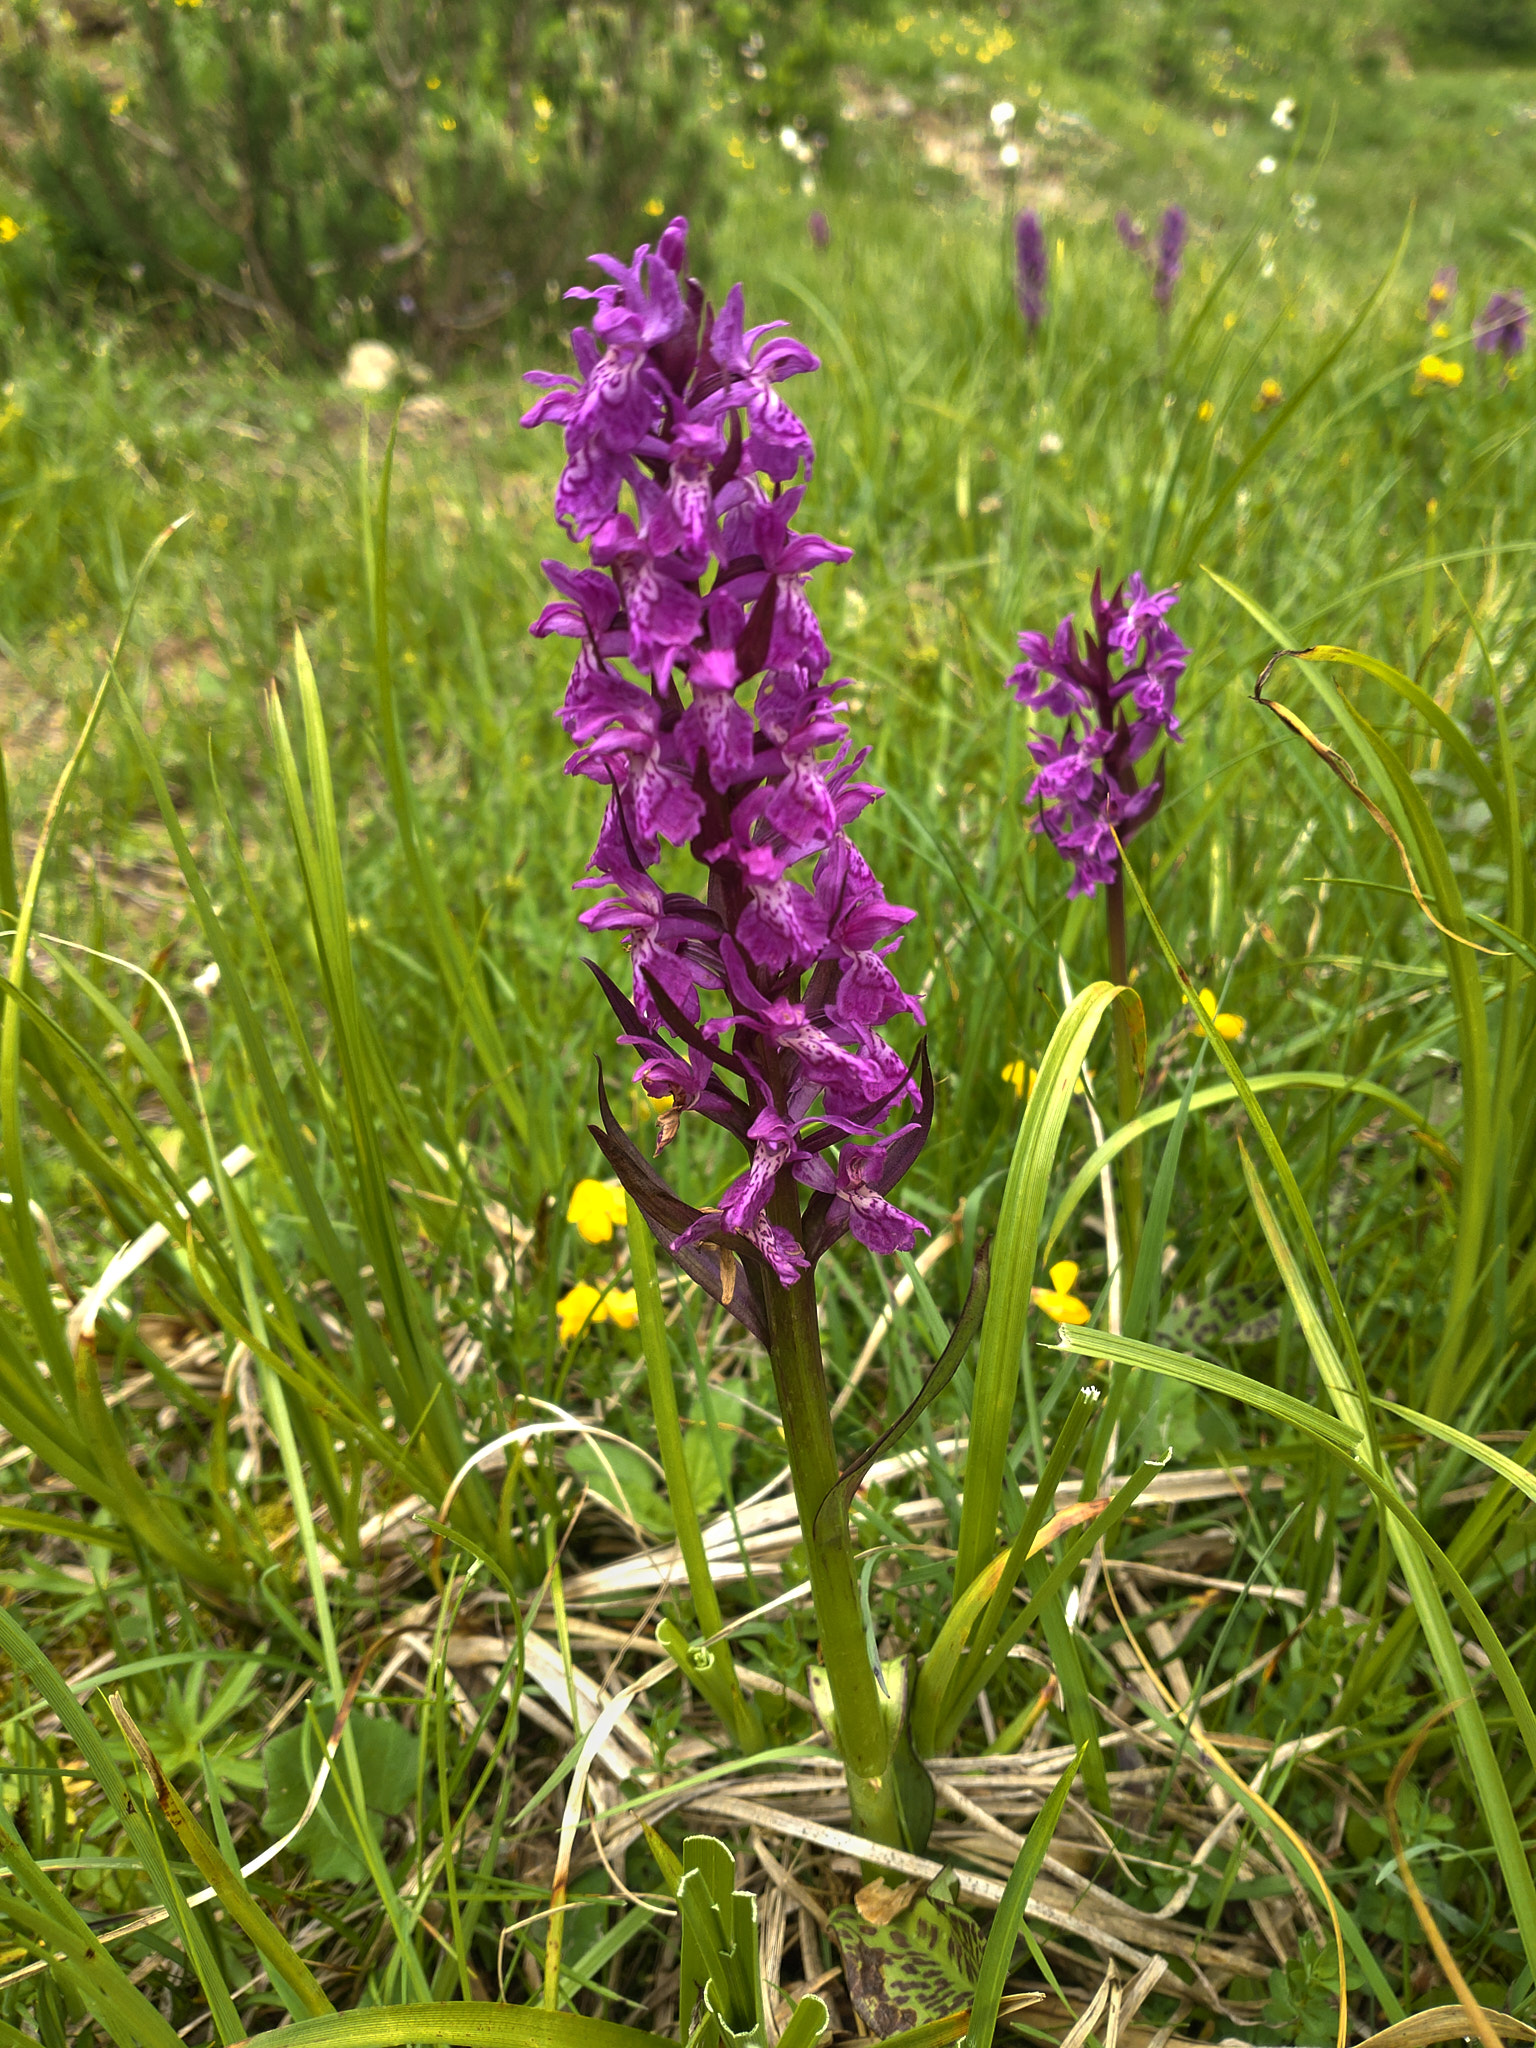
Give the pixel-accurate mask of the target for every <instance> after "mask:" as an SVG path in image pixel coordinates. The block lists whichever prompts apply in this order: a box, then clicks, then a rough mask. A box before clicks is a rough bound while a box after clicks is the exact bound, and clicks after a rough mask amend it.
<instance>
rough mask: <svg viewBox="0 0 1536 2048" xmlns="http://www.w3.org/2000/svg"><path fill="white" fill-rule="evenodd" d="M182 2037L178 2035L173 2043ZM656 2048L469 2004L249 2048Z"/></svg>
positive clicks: (570, 2022)
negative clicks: (424, 2046) (415, 2046)
mask: <svg viewBox="0 0 1536 2048" xmlns="http://www.w3.org/2000/svg"><path fill="white" fill-rule="evenodd" d="M174 2038H175V2036H174V2035H173V2036H172V2039H174ZM258 2042H260V2043H262V2044H263V2048H408V2044H410V2043H413V2042H422V2043H430V2044H432V2048H439V2044H441V2048H642V2044H644V2048H656V2036H655V2035H654V2034H647V2033H642V2032H641V2030H640V2029H639V2028H638V2027H621V2026H618V2025H617V2024H615V2022H614V2021H612V2020H589V2019H584V2018H583V2017H582V2016H581V2015H580V2014H579V2013H574V2012H545V2011H544V2010H543V2009H542V2007H540V2006H536V2005H498V2004H492V2003H491V2002H490V2001H486V2002H485V2003H483V2004H482V2003H481V2002H480V2001H478V2000H476V2001H473V2002H472V2003H469V2004H457V2003H455V2004H438V2003H422V2004H418V2005H386V2006H365V2007H364V2008H363V2009H362V2010H361V2011H358V2012H338V2013H331V2014H327V2015H326V2017H325V2018H323V2019H314V2020H296V2021H294V2022H293V2024H292V2025H290V2026H286V2027H274V2028H271V2029H269V2030H268V2031H267V2032H266V2033H262V2034H253V2035H252V2036H251V2038H250V2044H249V2048H256V2044H257V2043H258Z"/></svg>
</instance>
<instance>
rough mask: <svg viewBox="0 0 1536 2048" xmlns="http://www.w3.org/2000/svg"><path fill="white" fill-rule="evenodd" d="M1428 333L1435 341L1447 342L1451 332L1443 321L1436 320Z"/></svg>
mask: <svg viewBox="0 0 1536 2048" xmlns="http://www.w3.org/2000/svg"><path fill="white" fill-rule="evenodd" d="M1429 331H1430V335H1431V337H1432V338H1433V339H1434V340H1435V341H1449V340H1450V338H1451V330H1450V328H1449V327H1447V326H1446V324H1445V322H1444V321H1443V320H1437V321H1436V322H1435V324H1434V326H1433V327H1431V329H1430V330H1429Z"/></svg>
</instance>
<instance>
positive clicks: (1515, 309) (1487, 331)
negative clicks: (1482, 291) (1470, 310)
mask: <svg viewBox="0 0 1536 2048" xmlns="http://www.w3.org/2000/svg"><path fill="white" fill-rule="evenodd" d="M1530 324H1531V309H1530V307H1529V306H1527V305H1526V303H1525V300H1524V298H1523V297H1522V296H1521V294H1520V293H1519V292H1494V293H1493V294H1492V296H1491V297H1490V298H1489V301H1488V303H1487V305H1486V306H1484V308H1483V310H1482V312H1481V313H1479V314H1478V316H1477V321H1476V324H1475V325H1474V327H1473V329H1472V338H1473V341H1474V342H1475V344H1476V346H1477V347H1478V348H1479V349H1480V350H1481V351H1482V353H1483V354H1484V355H1486V356H1492V355H1500V356H1504V357H1505V358H1506V359H1507V358H1509V357H1510V356H1517V355H1519V354H1520V353H1521V352H1522V351H1523V349H1524V347H1525V337H1526V330H1527V329H1528V328H1529V326H1530Z"/></svg>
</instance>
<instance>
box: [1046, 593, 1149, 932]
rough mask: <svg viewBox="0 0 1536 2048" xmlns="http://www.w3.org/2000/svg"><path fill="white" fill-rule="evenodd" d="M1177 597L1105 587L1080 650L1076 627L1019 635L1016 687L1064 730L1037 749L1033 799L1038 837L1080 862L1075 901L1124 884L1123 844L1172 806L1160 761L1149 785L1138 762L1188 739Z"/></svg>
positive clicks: (1096, 598) (1074, 863) (1094, 603)
mask: <svg viewBox="0 0 1536 2048" xmlns="http://www.w3.org/2000/svg"><path fill="white" fill-rule="evenodd" d="M1178 595H1179V593H1178V590H1177V589H1176V588H1175V589H1171V590H1152V591H1149V590H1148V589H1147V586H1146V584H1145V583H1144V582H1143V581H1142V579H1141V577H1140V576H1139V575H1136V576H1132V577H1130V578H1129V579H1128V580H1127V581H1126V582H1125V583H1123V584H1122V585H1121V586H1120V588H1119V589H1118V590H1117V591H1116V592H1115V594H1114V596H1113V597H1110V598H1107V599H1106V598H1105V596H1104V595H1103V590H1102V586H1101V583H1100V579H1099V578H1098V577H1095V578H1094V582H1093V597H1092V612H1093V631H1092V632H1091V633H1084V635H1083V639H1082V646H1081V648H1079V646H1078V638H1077V628H1076V626H1075V625H1074V624H1073V622H1072V620H1071V619H1070V618H1065V619H1063V620H1062V622H1061V624H1060V625H1059V626H1058V627H1057V629H1056V633H1055V636H1054V638H1052V639H1047V638H1046V636H1045V634H1044V633H1036V632H1025V633H1021V634H1020V635H1019V652H1020V653H1021V654H1022V655H1023V656H1024V659H1023V660H1022V661H1021V662H1020V663H1019V665H1018V667H1017V668H1016V669H1015V670H1014V671H1013V673H1012V674H1011V675H1010V676H1009V678H1008V686H1009V688H1010V689H1011V690H1012V691H1013V693H1014V695H1015V697H1017V699H1018V700H1019V702H1020V703H1021V704H1023V705H1025V706H1027V707H1028V708H1029V709H1030V710H1033V711H1045V712H1048V713H1049V714H1050V715H1051V717H1053V718H1060V719H1063V720H1065V724H1066V729H1065V731H1064V732H1063V733H1062V735H1061V737H1060V738H1057V737H1055V736H1053V735H1051V734H1042V735H1041V736H1040V737H1038V738H1036V739H1032V740H1031V741H1030V742H1029V751H1030V754H1031V756H1032V757H1033V759H1034V762H1035V765H1036V767H1037V768H1038V770H1039V773H1038V774H1037V775H1036V777H1035V779H1034V781H1033V782H1032V783H1031V785H1030V788H1029V793H1028V798H1027V801H1028V802H1029V803H1031V804H1033V805H1035V806H1036V812H1035V817H1034V820H1033V823H1032V828H1031V829H1032V830H1034V831H1036V832H1043V833H1044V834H1045V835H1046V837H1047V838H1048V839H1049V840H1050V842H1051V844H1052V845H1053V846H1054V847H1055V848H1056V850H1057V852H1058V853H1060V854H1061V855H1062V856H1063V858H1064V859H1067V860H1069V861H1071V863H1072V866H1073V871H1074V872H1073V876H1072V885H1071V888H1070V890H1069V892H1068V893H1069V894H1070V895H1073V896H1092V895H1093V894H1094V892H1095V890H1096V889H1098V888H1099V887H1100V886H1101V885H1106V884H1108V883H1111V882H1114V881H1115V880H1116V879H1117V877H1118V875H1119V872H1120V856H1119V854H1118V853H1117V851H1116V849H1115V834H1116V833H1118V834H1119V836H1120V838H1121V840H1122V841H1123V840H1126V839H1128V838H1129V837H1130V836H1131V834H1132V833H1133V832H1135V831H1136V830H1137V829H1138V828H1139V827H1140V826H1142V825H1144V824H1146V822H1147V820H1148V819H1149V818H1150V817H1151V816H1152V815H1153V813H1154V812H1155V811H1156V809H1157V807H1158V805H1159V803H1161V801H1162V795H1163V766H1162V762H1161V761H1159V764H1158V768H1157V772H1156V773H1155V774H1154V775H1153V777H1152V779H1151V781H1150V782H1148V783H1146V784H1145V785H1142V784H1141V783H1139V782H1138V781H1137V777H1136V764H1137V762H1138V761H1140V760H1141V759H1142V757H1143V756H1144V755H1145V754H1147V753H1148V752H1149V751H1150V749H1151V748H1152V747H1153V745H1154V744H1155V743H1156V741H1157V738H1158V735H1159V734H1160V733H1162V734H1166V735H1167V737H1168V738H1169V739H1171V740H1178V739H1179V738H1180V737H1181V735H1180V732H1179V721H1178V719H1177V718H1176V717H1175V716H1174V710H1173V704H1174V693H1175V691H1176V690H1177V688H1178V683H1179V678H1180V677H1181V676H1182V675H1183V673H1184V670H1185V668H1186V666H1187V665H1188V662H1189V649H1188V648H1187V647H1186V646H1185V645H1184V643H1183V641H1182V640H1181V639H1180V638H1179V636H1178V634H1177V633H1175V632H1174V630H1173V628H1172V627H1171V626H1170V625H1169V624H1168V622H1167V620H1168V613H1169V612H1170V610H1171V609H1172V608H1173V606H1174V605H1175V604H1176V603H1177V602H1178ZM1117 670H1118V673H1117ZM1111 828H1113V829H1111Z"/></svg>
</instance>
